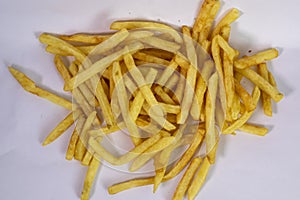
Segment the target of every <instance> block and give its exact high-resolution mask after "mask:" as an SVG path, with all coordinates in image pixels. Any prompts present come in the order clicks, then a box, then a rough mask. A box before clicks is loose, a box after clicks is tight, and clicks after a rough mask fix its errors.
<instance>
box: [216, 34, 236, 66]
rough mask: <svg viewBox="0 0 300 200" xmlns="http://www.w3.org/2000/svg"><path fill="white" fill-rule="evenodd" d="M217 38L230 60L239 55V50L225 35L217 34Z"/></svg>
mask: <svg viewBox="0 0 300 200" xmlns="http://www.w3.org/2000/svg"><path fill="white" fill-rule="evenodd" d="M216 38H217V41H218V44H219V46H220V47H221V48H222V49H223V51H224V52H225V53H226V54H227V56H228V58H229V59H230V61H233V60H234V59H235V58H236V57H238V55H239V52H238V51H237V50H235V49H233V48H232V47H231V46H230V45H229V44H228V42H227V41H226V40H225V39H224V38H223V37H221V36H220V35H217V36H216Z"/></svg>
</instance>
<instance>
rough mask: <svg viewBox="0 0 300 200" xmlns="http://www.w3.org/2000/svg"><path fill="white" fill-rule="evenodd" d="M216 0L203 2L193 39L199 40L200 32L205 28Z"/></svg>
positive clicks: (194, 26)
mask: <svg viewBox="0 0 300 200" xmlns="http://www.w3.org/2000/svg"><path fill="white" fill-rule="evenodd" d="M214 3H215V2H214V1H212V0H205V1H204V2H203V4H202V7H201V9H200V11H199V12H198V15H197V18H196V20H195V23H194V25H193V34H192V35H193V39H194V40H197V41H198V37H199V33H200V32H201V31H202V30H203V28H204V25H205V21H206V19H207V16H208V15H209V12H210V10H211V8H212V7H213V5H214Z"/></svg>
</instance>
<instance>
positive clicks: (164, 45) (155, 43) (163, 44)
mask: <svg viewBox="0 0 300 200" xmlns="http://www.w3.org/2000/svg"><path fill="white" fill-rule="evenodd" d="M139 41H141V42H142V43H145V44H147V45H150V46H152V47H155V48H158V49H161V50H164V51H168V52H171V53H176V52H177V51H178V50H179V49H180V45H178V44H177V43H174V42H170V41H167V40H163V39H160V38H158V37H154V36H153V37H147V38H142V39H139Z"/></svg>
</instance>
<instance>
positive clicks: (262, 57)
mask: <svg viewBox="0 0 300 200" xmlns="http://www.w3.org/2000/svg"><path fill="white" fill-rule="evenodd" d="M277 57H278V50H277V49H268V50H266V51H261V52H259V53H257V54H255V55H253V56H244V57H243V58H241V59H239V60H237V61H235V62H234V67H236V68H238V69H245V68H248V67H251V66H255V65H258V64H261V63H264V62H266V61H268V60H272V59H274V58H277Z"/></svg>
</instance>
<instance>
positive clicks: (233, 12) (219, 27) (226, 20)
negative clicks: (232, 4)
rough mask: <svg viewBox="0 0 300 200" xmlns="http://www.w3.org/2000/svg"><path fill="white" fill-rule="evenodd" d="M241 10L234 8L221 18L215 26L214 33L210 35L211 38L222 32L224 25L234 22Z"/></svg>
mask: <svg viewBox="0 0 300 200" xmlns="http://www.w3.org/2000/svg"><path fill="white" fill-rule="evenodd" d="M239 16H240V12H239V10H238V9H236V8H233V9H231V10H230V11H229V12H228V13H227V14H226V15H225V16H224V17H223V18H222V19H221V20H220V22H219V23H218V24H217V25H216V26H215V27H214V29H213V31H212V34H211V35H210V39H213V38H214V37H215V36H216V35H218V34H219V33H220V31H221V30H222V28H223V27H224V26H228V25H230V24H231V23H232V22H234V21H235V20H236V19H237V18H239Z"/></svg>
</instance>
